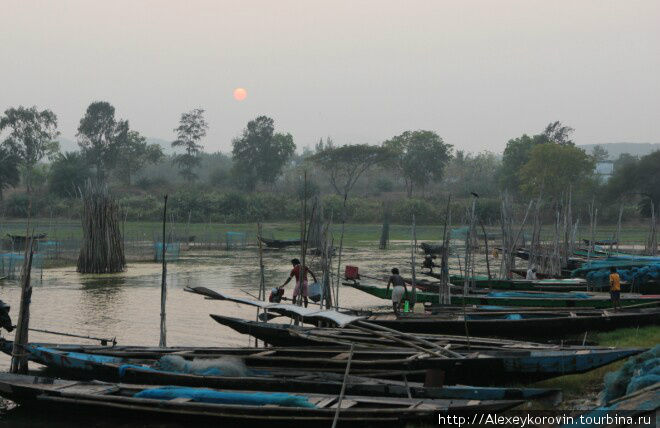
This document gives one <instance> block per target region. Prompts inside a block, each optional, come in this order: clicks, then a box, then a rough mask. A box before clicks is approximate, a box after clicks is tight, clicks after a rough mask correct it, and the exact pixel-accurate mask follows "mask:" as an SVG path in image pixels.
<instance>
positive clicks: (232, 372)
mask: <svg viewBox="0 0 660 428" xmlns="http://www.w3.org/2000/svg"><path fill="white" fill-rule="evenodd" d="M154 368H156V369H159V370H162V371H167V372H176V373H187V374H196V375H202V376H231V377H239V376H249V375H250V374H252V373H251V371H250V369H248V368H247V367H246V366H245V363H244V362H243V360H242V359H240V358H238V357H232V356H225V357H221V358H195V359H193V360H192V361H188V360H186V359H184V358H183V357H181V356H179V355H165V356H163V357H161V358H160V359H159V360H158V362H157V363H156V364H154Z"/></svg>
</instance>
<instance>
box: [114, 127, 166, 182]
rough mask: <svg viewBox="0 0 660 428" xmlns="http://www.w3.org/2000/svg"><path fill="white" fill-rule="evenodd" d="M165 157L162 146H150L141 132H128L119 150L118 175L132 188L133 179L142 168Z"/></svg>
mask: <svg viewBox="0 0 660 428" xmlns="http://www.w3.org/2000/svg"><path fill="white" fill-rule="evenodd" d="M163 156H164V155H163V149H162V148H161V147H160V145H158V144H148V143H147V140H146V138H144V137H143V136H142V135H140V133H139V132H137V131H128V134H127V135H126V139H125V141H124V142H123V144H122V146H121V148H120V150H119V161H118V162H117V169H116V171H117V174H118V176H119V177H120V179H121V180H122V181H123V182H124V183H125V184H127V185H129V186H130V184H131V178H132V177H133V176H134V175H135V173H137V172H138V171H139V170H140V168H142V167H143V166H145V165H148V164H156V163H158V162H160V161H161V159H163Z"/></svg>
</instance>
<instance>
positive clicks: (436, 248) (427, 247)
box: [419, 242, 444, 254]
mask: <svg viewBox="0 0 660 428" xmlns="http://www.w3.org/2000/svg"><path fill="white" fill-rule="evenodd" d="M419 247H420V248H421V249H422V251H424V254H442V253H443V251H444V247H443V246H442V244H429V243H428V242H422V243H421V244H419Z"/></svg>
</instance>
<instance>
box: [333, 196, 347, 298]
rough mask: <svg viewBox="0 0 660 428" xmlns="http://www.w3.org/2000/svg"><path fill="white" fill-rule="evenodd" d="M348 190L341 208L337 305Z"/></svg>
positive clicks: (337, 291)
mask: <svg viewBox="0 0 660 428" xmlns="http://www.w3.org/2000/svg"><path fill="white" fill-rule="evenodd" d="M347 198H348V192H344V203H343V204H342V208H341V235H340V236H339V255H338V256H337V290H336V291H335V306H336V307H339V285H340V284H341V276H340V275H341V252H342V250H343V248H344V229H345V226H346V199H347Z"/></svg>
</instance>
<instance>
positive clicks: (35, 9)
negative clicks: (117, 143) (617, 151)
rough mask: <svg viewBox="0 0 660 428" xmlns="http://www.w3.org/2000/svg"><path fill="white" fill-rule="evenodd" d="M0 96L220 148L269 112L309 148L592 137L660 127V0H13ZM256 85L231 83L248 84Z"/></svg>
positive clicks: (71, 121) (623, 136) (62, 117)
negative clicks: (236, 92)
mask: <svg viewBox="0 0 660 428" xmlns="http://www.w3.org/2000/svg"><path fill="white" fill-rule="evenodd" d="M0 61H1V63H0V109H1V110H2V111H4V109H5V108H7V107H9V106H17V105H37V106H39V107H41V108H50V109H52V110H53V111H54V112H55V113H56V114H57V115H58V118H59V123H60V130H61V132H62V135H63V136H64V137H67V138H73V137H74V135H75V133H76V128H77V125H78V121H79V120H80V117H81V116H82V114H83V113H84V111H85V108H86V107H87V105H88V104H89V103H90V102H91V101H94V100H107V101H109V102H111V103H112V104H113V105H114V106H115V107H116V108H117V112H118V115H119V116H120V117H122V118H125V119H129V121H130V124H131V126H132V127H133V128H134V129H137V130H138V131H140V132H142V133H143V134H144V135H146V136H149V137H158V138H164V139H168V140H170V139H172V138H173V132H172V129H173V128H174V127H175V126H176V125H177V121H178V119H179V116H180V114H181V112H183V111H186V110H189V109H192V108H195V107H202V108H204V109H206V111H207V119H208V122H209V124H210V130H209V133H208V137H207V139H206V140H205V142H204V145H205V146H206V150H207V151H215V150H222V151H228V150H230V149H231V139H232V138H233V137H235V136H236V135H238V134H239V133H240V132H241V130H242V129H243V128H244V126H245V124H246V123H247V121H248V120H250V119H253V118H254V117H256V116H258V115H262V114H265V115H268V116H271V117H273V118H274V119H275V123H276V127H277V129H278V130H280V131H286V132H290V133H292V134H293V136H294V138H295V141H296V143H297V145H298V147H299V148H300V147H302V146H309V145H312V144H314V143H315V142H317V141H318V139H319V138H320V137H325V136H328V135H330V136H332V137H333V138H334V140H335V142H337V143H340V144H341V143H350V142H353V143H378V142H381V141H382V140H384V139H386V138H388V137H390V136H393V135H395V134H399V133H401V132H402V131H404V130H408V129H432V130H435V131H437V132H438V133H439V134H440V135H441V136H442V137H443V138H444V139H445V141H447V142H449V143H451V144H454V145H455V146H456V147H458V148H462V149H466V150H469V151H478V150H483V149H490V150H493V151H497V152H499V151H501V150H502V149H503V148H504V145H505V144H506V141H507V140H508V139H509V138H511V137H516V136H518V135H521V134H522V133H525V132H526V133H533V132H538V131H540V130H541V129H542V128H543V127H544V126H545V125H546V124H547V123H548V122H550V121H553V120H561V121H563V122H564V123H565V124H568V125H571V126H573V127H574V128H575V129H576V132H575V134H574V139H575V140H576V142H577V143H578V144H589V143H601V142H615V141H629V142H660V1H658V0H650V1H634V0H620V1H605V0H595V1H582V0H571V1H568V0H567V1H548V0H544V1H531V0H521V1H508V0H484V1H469V0H460V1H441V0H427V1H410V0H406V1H404V0H395V1H389V0H378V1H359V0H352V1H339V0H333V1H320V0H301V1H283V0H263V1H246V0H241V1H220V0H217V1H190V0H187V1H181V0H178V1H165V0H160V1H139V0H131V1H117V0H105V1H92V0H82V1H64V0H51V1H26V0H16V1H8V0H0ZM239 86H242V87H245V88H246V89H247V91H248V97H247V99H246V100H245V101H242V102H238V101H235V100H234V99H233V98H232V91H233V89H234V88H236V87H239Z"/></svg>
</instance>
